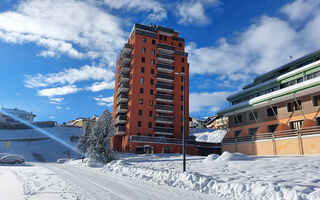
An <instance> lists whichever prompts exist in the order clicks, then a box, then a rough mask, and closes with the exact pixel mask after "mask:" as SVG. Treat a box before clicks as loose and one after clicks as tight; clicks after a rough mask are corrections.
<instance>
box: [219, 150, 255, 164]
mask: <svg viewBox="0 0 320 200" xmlns="http://www.w3.org/2000/svg"><path fill="white" fill-rule="evenodd" d="M234 160H250V158H249V157H248V156H247V155H245V154H243V153H230V152H228V151H225V152H223V153H222V154H221V156H220V157H219V158H217V159H216V161H219V162H225V161H234Z"/></svg>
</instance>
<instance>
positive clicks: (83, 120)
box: [68, 115, 99, 128]
mask: <svg viewBox="0 0 320 200" xmlns="http://www.w3.org/2000/svg"><path fill="white" fill-rule="evenodd" d="M98 119H99V117H97V116H95V115H94V116H93V117H92V118H90V117H88V118H84V117H80V118H77V119H75V120H70V121H69V122H68V126H77V127H81V128H82V127H83V125H84V124H85V123H89V125H90V126H91V127H93V125H94V124H95V123H97V121H98Z"/></svg>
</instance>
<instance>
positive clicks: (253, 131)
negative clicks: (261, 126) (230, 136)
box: [248, 127, 258, 136]
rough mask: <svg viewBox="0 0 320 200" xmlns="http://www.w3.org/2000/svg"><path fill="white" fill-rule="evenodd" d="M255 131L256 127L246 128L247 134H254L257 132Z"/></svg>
mask: <svg viewBox="0 0 320 200" xmlns="http://www.w3.org/2000/svg"><path fill="white" fill-rule="evenodd" d="M257 131H258V127H256V128H249V129H248V134H249V136H254V135H255V134H256V133H257Z"/></svg>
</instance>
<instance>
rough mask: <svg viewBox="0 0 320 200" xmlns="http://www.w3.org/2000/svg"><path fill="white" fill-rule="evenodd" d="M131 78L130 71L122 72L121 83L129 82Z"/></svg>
mask: <svg viewBox="0 0 320 200" xmlns="http://www.w3.org/2000/svg"><path fill="white" fill-rule="evenodd" d="M129 80H130V74H128V73H122V74H120V77H119V83H122V82H129Z"/></svg>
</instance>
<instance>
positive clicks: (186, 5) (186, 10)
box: [177, 0, 219, 25]
mask: <svg viewBox="0 0 320 200" xmlns="http://www.w3.org/2000/svg"><path fill="white" fill-rule="evenodd" d="M218 4H219V0H191V1H188V2H181V3H178V5H177V9H178V12H177V16H178V18H179V20H178V23H179V24H194V25H205V24H208V23H210V22H211V19H210V17H208V16H207V15H206V13H205V9H206V8H208V7H210V6H212V5H215V6H217V5H218Z"/></svg>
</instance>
